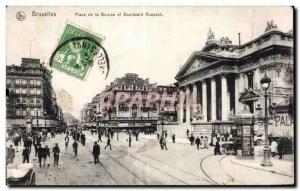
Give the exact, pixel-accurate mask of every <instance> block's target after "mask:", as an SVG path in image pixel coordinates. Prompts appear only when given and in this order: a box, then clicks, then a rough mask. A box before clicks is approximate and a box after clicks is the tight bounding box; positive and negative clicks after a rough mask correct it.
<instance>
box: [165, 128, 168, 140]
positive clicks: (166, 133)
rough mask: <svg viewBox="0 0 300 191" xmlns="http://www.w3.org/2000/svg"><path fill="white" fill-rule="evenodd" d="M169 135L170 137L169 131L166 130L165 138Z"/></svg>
mask: <svg viewBox="0 0 300 191" xmlns="http://www.w3.org/2000/svg"><path fill="white" fill-rule="evenodd" d="M167 137H168V131H167V130H165V138H167Z"/></svg>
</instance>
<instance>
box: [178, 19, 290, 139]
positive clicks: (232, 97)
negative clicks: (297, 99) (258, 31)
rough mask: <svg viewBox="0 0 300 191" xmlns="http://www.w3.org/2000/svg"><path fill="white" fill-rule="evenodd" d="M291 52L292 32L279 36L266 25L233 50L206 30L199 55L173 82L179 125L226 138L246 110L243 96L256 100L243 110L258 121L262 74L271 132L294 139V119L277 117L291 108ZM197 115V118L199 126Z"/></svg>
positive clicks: (286, 115)
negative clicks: (267, 79) (267, 81)
mask: <svg viewBox="0 0 300 191" xmlns="http://www.w3.org/2000/svg"><path fill="white" fill-rule="evenodd" d="M293 47H294V45H293V34H292V31H291V32H288V33H284V32H281V31H279V30H278V29H277V26H276V25H274V23H273V22H270V23H269V22H268V24H267V27H266V29H265V33H264V34H262V35H261V36H259V37H258V38H256V39H254V40H252V41H250V42H247V43H245V44H242V45H233V44H232V42H231V41H230V40H229V39H228V37H222V38H221V39H220V40H216V39H215V35H214V33H213V32H212V31H211V29H209V32H208V37H207V42H206V44H205V46H204V47H203V49H202V50H201V51H195V52H193V53H192V55H191V56H190V57H189V58H188V60H187V61H186V63H185V64H184V66H183V67H182V68H181V69H180V71H179V72H178V73H177V75H176V77H175V79H176V80H177V83H178V86H179V88H180V98H181V99H180V107H179V108H180V109H179V121H180V123H190V122H192V124H193V123H199V124H200V125H199V126H198V130H199V131H202V130H203V129H205V131H208V132H211V131H214V128H216V127H217V128H218V131H222V132H223V133H228V131H230V128H231V127H232V120H231V117H232V116H234V115H236V114H238V113H239V112H240V111H241V110H243V109H244V107H245V105H243V104H242V103H241V102H240V100H239V99H240V96H241V95H242V94H243V93H244V92H245V91H246V90H247V91H250V92H252V93H253V94H254V95H257V96H258V97H259V99H258V100H256V101H255V102H253V104H250V105H247V108H248V110H250V111H251V113H253V114H254V115H255V116H256V117H257V118H259V117H261V116H263V114H262V111H264V109H265V108H264V105H265V104H264V98H263V93H264V92H263V90H262V88H261V84H260V80H261V78H262V77H263V76H264V75H265V74H266V75H267V76H269V77H270V78H271V80H272V82H271V85H270V88H269V90H268V94H269V100H268V107H269V106H272V108H273V109H274V111H276V110H277V113H276V112H275V113H274V116H273V118H272V120H273V123H272V127H271V128H270V129H271V130H270V132H271V133H275V134H276V133H278V132H280V134H288V135H289V136H293V128H294V126H293V117H294V116H293V114H292V113H291V112H289V111H288V110H290V109H286V110H285V111H283V110H282V111H283V113H281V114H280V112H279V110H280V108H293V101H292V100H293V96H294V94H293V93H294V89H293V86H294V84H293V64H294V59H293ZM195 113H201V120H197V119H196V118H195V115H194V114H195ZM276 118H277V119H276ZM282 118H284V120H285V122H282V123H281V122H280V119H282ZM278 120H279V121H278ZM280 123H281V124H280ZM260 126H262V125H261V124H260V123H257V124H256V127H260ZM272 128H273V130H272ZM279 129H282V130H279Z"/></svg>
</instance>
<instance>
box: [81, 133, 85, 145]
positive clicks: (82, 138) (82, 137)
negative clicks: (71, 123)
mask: <svg viewBox="0 0 300 191" xmlns="http://www.w3.org/2000/svg"><path fill="white" fill-rule="evenodd" d="M80 138H81V144H82V145H83V146H84V145H85V134H81V136H80Z"/></svg>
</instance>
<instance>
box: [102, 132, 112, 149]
mask: <svg viewBox="0 0 300 191" xmlns="http://www.w3.org/2000/svg"><path fill="white" fill-rule="evenodd" d="M108 146H109V147H110V150H111V144H110V136H109V135H108V136H107V143H106V146H105V147H104V150H106V148H107V147H108Z"/></svg>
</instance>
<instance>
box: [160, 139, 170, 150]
mask: <svg viewBox="0 0 300 191" xmlns="http://www.w3.org/2000/svg"><path fill="white" fill-rule="evenodd" d="M164 148H165V149H166V150H168V148H167V141H166V139H165V137H164V136H161V150H163V149H164Z"/></svg>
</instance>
